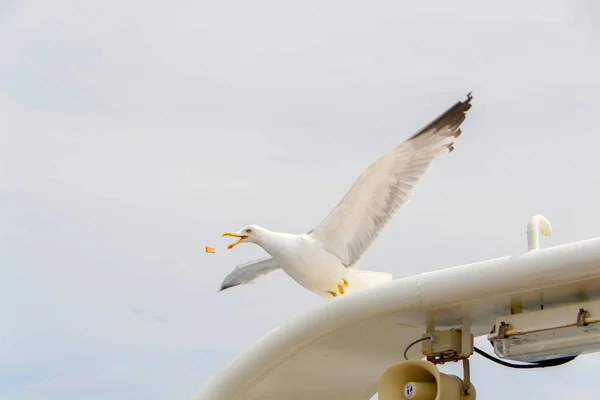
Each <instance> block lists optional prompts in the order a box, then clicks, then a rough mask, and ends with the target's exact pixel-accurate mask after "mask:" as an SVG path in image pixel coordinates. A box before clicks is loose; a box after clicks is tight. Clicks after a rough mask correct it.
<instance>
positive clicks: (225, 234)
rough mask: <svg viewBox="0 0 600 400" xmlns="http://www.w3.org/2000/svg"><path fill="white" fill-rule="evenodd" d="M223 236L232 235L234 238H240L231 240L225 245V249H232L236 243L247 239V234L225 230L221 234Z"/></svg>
mask: <svg viewBox="0 0 600 400" xmlns="http://www.w3.org/2000/svg"><path fill="white" fill-rule="evenodd" d="M223 236H233V237H236V238H240V240H238V241H237V242H233V243H231V244H230V245H229V246H227V250H230V249H233V247H234V246H237V245H238V244H240V243H242V242H243V241H244V240H246V239H248V236H244V235H239V234H237V233H235V232H225V233H224V234H223Z"/></svg>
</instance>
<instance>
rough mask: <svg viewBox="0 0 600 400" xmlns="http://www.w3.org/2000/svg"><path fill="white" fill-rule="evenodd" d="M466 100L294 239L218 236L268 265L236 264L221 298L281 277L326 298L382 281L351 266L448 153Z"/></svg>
mask: <svg viewBox="0 0 600 400" xmlns="http://www.w3.org/2000/svg"><path fill="white" fill-rule="evenodd" d="M471 99H472V96H471V94H470V93H469V94H468V95H467V97H466V99H464V100H462V101H460V102H458V103H456V104H455V105H454V106H452V107H451V108H450V109H448V110H447V111H446V112H445V113H443V114H442V115H441V116H439V117H438V118H437V119H435V120H434V121H433V122H431V123H430V124H429V125H427V126H426V127H425V128H423V129H421V130H420V131H419V132H417V133H416V134H414V135H413V136H412V137H410V138H409V139H407V140H406V141H404V142H403V143H401V144H400V145H399V146H397V147H396V148H395V149H393V150H392V151H390V152H389V153H387V154H385V155H384V156H383V157H382V158H380V159H379V160H377V161H376V162H375V163H373V164H372V165H371V166H370V167H369V168H367V170H366V171H364V172H363V173H362V174H361V176H360V177H359V178H358V179H357V180H356V182H355V183H354V185H353V186H352V187H351V188H350V190H349V191H348V193H346V195H345V196H344V198H343V199H342V200H341V201H340V202H339V203H338V205H337V206H336V207H335V208H334V209H333V211H331V213H330V214H329V215H328V216H327V218H325V220H324V221H323V222H321V223H320V224H319V226H317V227H316V228H315V229H313V230H311V231H310V232H308V233H306V234H302V235H294V234H290V233H280V232H272V231H270V230H268V229H265V228H262V227H260V226H257V225H250V226H247V227H245V228H243V229H241V230H240V231H238V232H225V233H224V234H223V236H233V237H237V238H239V240H238V241H237V242H235V243H232V244H231V245H229V247H228V249H231V248H233V247H234V246H236V245H237V244H239V243H255V244H257V245H259V246H260V247H262V248H263V249H264V250H265V251H266V252H267V253H268V254H269V255H270V257H267V258H263V259H260V260H256V261H252V262H250V263H247V264H242V265H240V266H238V267H237V268H235V269H234V270H233V271H232V272H231V273H230V274H229V275H228V276H227V277H226V278H225V279H224V281H223V283H222V284H221V290H225V289H227V288H230V287H234V286H238V285H242V284H246V283H250V282H252V281H254V280H256V279H257V278H259V277H260V276H264V275H267V274H269V273H271V272H274V271H276V270H278V269H283V271H285V272H286V273H287V274H288V275H289V276H290V277H292V279H294V280H295V281H296V282H298V283H299V284H300V285H302V286H303V287H305V288H306V289H308V290H310V291H312V292H314V293H316V294H318V295H320V296H323V297H326V298H331V297H337V296H339V295H341V294H345V293H348V292H352V291H356V290H360V289H362V288H364V287H366V286H369V285H371V284H375V283H377V282H380V281H382V280H388V279H390V275H389V274H385V273H378V272H370V271H359V270H358V262H359V261H360V258H361V257H362V255H363V254H364V252H365V251H366V250H367V249H368V247H369V246H370V245H371V243H372V242H373V240H375V238H376V237H377V236H378V235H379V233H380V232H381V231H382V230H383V228H384V227H385V226H386V225H387V223H388V222H389V221H390V220H391V218H392V216H393V215H394V213H395V212H396V211H397V210H398V209H399V208H400V207H402V205H404V204H405V203H406V202H407V201H408V200H409V197H410V196H411V195H412V193H413V190H414V188H415V186H416V185H417V184H418V183H419V181H420V180H421V178H423V176H424V175H425V174H426V173H427V171H429V169H430V168H431V164H432V162H433V161H434V160H435V159H436V158H438V157H440V156H442V155H444V154H447V153H449V152H451V151H452V150H453V149H454V141H455V139H456V138H457V137H458V136H459V135H460V133H461V130H460V126H461V124H462V123H463V121H464V120H465V118H466V112H467V111H468V110H469V109H470V108H471Z"/></svg>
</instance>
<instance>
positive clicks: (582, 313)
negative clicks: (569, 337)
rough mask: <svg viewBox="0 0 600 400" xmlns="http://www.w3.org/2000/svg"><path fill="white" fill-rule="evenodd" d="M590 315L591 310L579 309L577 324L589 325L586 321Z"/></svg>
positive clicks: (579, 325) (580, 325)
mask: <svg viewBox="0 0 600 400" xmlns="http://www.w3.org/2000/svg"><path fill="white" fill-rule="evenodd" d="M588 316H589V312H588V311H586V310H584V309H583V308H580V309H579V313H577V326H578V327H582V326H587V322H585V320H586V318H587V317H588Z"/></svg>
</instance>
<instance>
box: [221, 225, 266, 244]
mask: <svg viewBox="0 0 600 400" xmlns="http://www.w3.org/2000/svg"><path fill="white" fill-rule="evenodd" d="M264 231H265V229H264V228H261V227H260V226H258V225H248V226H246V227H244V228H242V229H240V230H239V231H237V232H225V233H224V234H223V236H232V237H235V238H239V240H238V241H236V242H233V243H231V244H230V245H229V246H227V250H229V249H232V248H233V247H234V246H237V245H238V244H240V243H256V241H257V240H259V239H260V237H261V235H262V234H263V233H264Z"/></svg>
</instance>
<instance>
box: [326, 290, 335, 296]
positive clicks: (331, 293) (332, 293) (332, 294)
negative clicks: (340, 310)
mask: <svg viewBox="0 0 600 400" xmlns="http://www.w3.org/2000/svg"><path fill="white" fill-rule="evenodd" d="M327 293H329V294H330V295H331V297H336V296H337V295H338V294H337V293H336V292H330V291H327Z"/></svg>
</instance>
